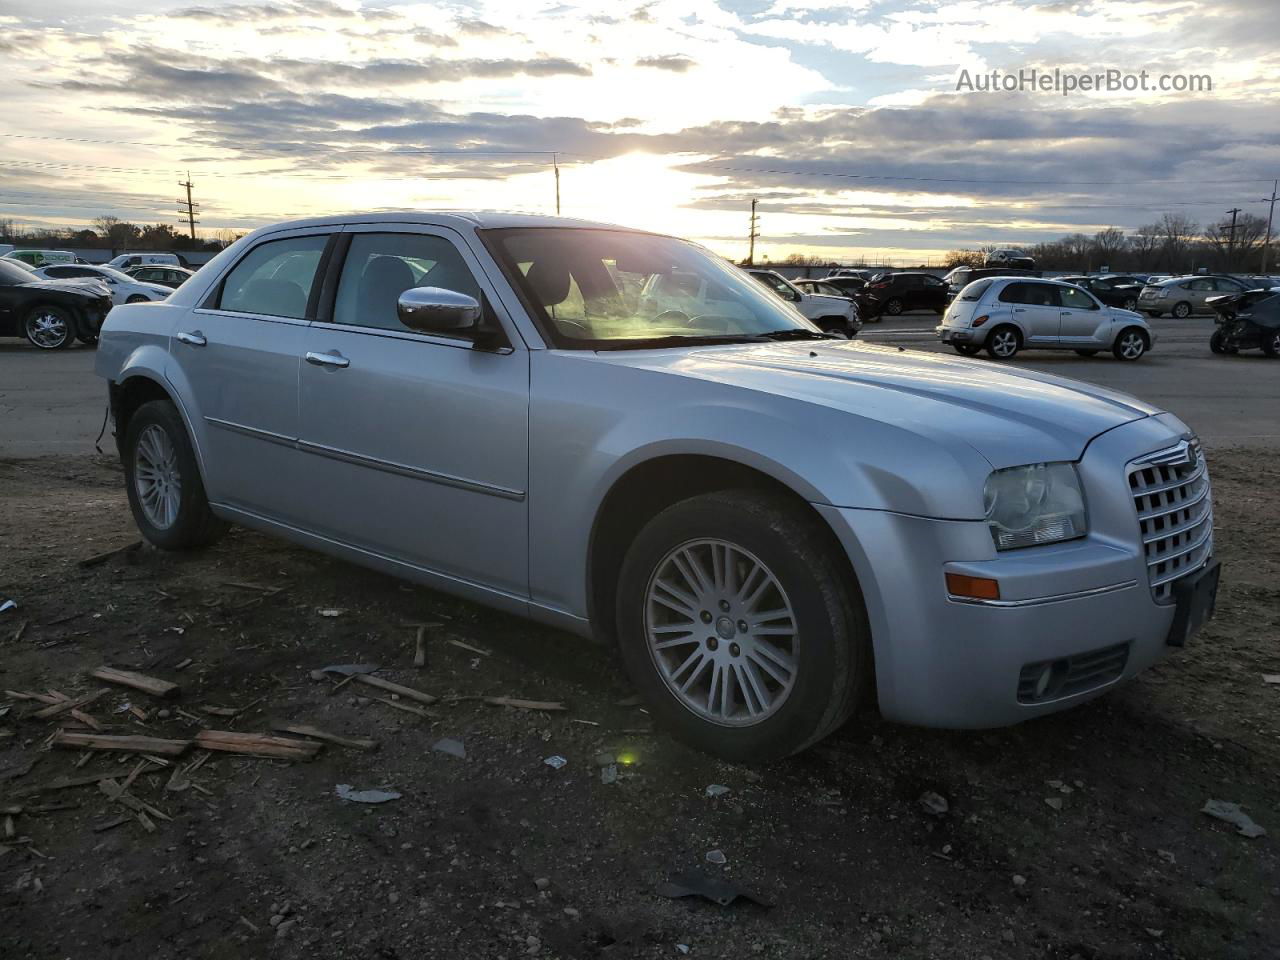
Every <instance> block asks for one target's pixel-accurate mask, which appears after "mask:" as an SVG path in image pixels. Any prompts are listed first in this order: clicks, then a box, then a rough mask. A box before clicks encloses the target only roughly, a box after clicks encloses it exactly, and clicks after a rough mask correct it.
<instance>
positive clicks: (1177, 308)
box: [1173, 300, 1191, 320]
mask: <svg viewBox="0 0 1280 960" xmlns="http://www.w3.org/2000/svg"><path fill="white" fill-rule="evenodd" d="M1173 315H1174V316H1175V317H1177V318H1178V319H1179V320H1185V319H1187V317H1189V316H1191V304H1189V303H1187V301H1185V300H1180V301H1178V302H1177V303H1175V304H1174V305H1173Z"/></svg>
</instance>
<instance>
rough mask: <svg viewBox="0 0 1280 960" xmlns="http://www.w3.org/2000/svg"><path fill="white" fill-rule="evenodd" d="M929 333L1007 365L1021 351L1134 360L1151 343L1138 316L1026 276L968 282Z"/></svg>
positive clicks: (1147, 329) (1076, 289) (1152, 337)
mask: <svg viewBox="0 0 1280 960" xmlns="http://www.w3.org/2000/svg"><path fill="white" fill-rule="evenodd" d="M935 332H936V333H937V334H938V336H939V338H940V339H941V340H942V342H943V343H949V344H951V346H952V347H954V348H955V351H956V352H957V353H960V354H962V355H964V356H966V357H971V356H975V355H976V354H977V353H978V352H979V351H981V350H982V349H983V348H984V347H985V348H986V351H987V356H989V357H991V358H992V359H993V360H1011V359H1013V357H1014V356H1016V355H1017V353H1018V351H1019V350H1021V349H1023V348H1024V347H1038V348H1045V349H1049V350H1074V351H1075V352H1076V353H1078V354H1080V355H1081V356H1085V357H1091V356H1093V355H1094V354H1096V353H1098V352H1099V351H1102V350H1110V351H1111V353H1112V354H1113V355H1114V356H1115V358H1116V359H1117V360H1137V359H1138V358H1140V357H1141V356H1143V354H1145V353H1146V352H1147V351H1148V350H1149V349H1151V344H1153V343H1154V342H1155V339H1156V337H1155V333H1154V332H1152V330H1151V328H1150V327H1149V326H1147V323H1146V321H1145V320H1144V319H1143V318H1142V315H1141V314H1138V313H1134V312H1133V311H1132V310H1122V309H1120V308H1119V307H1108V306H1105V305H1104V304H1103V303H1102V302H1101V301H1100V300H1098V299H1097V297H1095V296H1093V294H1091V293H1089V292H1087V291H1086V290H1083V289H1081V288H1080V287H1077V286H1075V285H1073V284H1070V283H1059V282H1057V281H1054V280H1039V279H1031V278H1027V277H988V278H986V279H983V280H975V281H973V282H972V283H970V284H969V285H968V286H966V287H965V288H964V289H963V290H961V291H960V295H959V296H957V297H956V298H955V299H954V300H953V301H951V306H950V307H948V308H947V312H946V314H945V315H944V316H943V318H942V323H941V324H939V325H938V326H937V327H936V328H935Z"/></svg>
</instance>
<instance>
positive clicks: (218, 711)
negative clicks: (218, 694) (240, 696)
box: [200, 706, 240, 717]
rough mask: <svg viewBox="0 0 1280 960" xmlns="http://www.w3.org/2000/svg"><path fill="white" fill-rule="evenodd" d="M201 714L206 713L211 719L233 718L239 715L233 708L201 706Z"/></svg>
mask: <svg viewBox="0 0 1280 960" xmlns="http://www.w3.org/2000/svg"><path fill="white" fill-rule="evenodd" d="M200 712H201V713H207V714H209V716H211V717H234V716H237V715H239V713H240V711H239V710H237V709H236V708H235V707H210V706H203V707H201V708H200Z"/></svg>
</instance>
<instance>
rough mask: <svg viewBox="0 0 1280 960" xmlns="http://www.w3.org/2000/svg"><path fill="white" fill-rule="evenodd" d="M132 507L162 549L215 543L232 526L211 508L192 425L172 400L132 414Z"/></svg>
mask: <svg viewBox="0 0 1280 960" xmlns="http://www.w3.org/2000/svg"><path fill="white" fill-rule="evenodd" d="M122 458H123V460H124V474H125V484H126V489H127V491H128V495H129V507H130V509H131V510H132V511H133V519H134V522H135V523H137V525H138V530H139V532H140V533H141V534H142V535H143V536H144V537H146V539H147V540H148V541H150V542H151V543H153V544H155V545H156V546H157V547H160V548H161V549H162V550H186V549H190V548H192V547H200V546H205V545H206V544H210V543H213V542H214V541H215V540H217V539H218V538H219V537H221V536H222V534H223V533H225V532H226V529H227V525H226V523H224V522H223V521H221V520H219V519H218V518H216V517H215V516H214V515H213V513H212V512H211V511H210V510H209V501H208V499H207V498H206V496H205V492H204V482H203V481H202V480H201V478H200V469H199V467H198V466H197V465H196V457H195V451H194V450H193V449H192V446H191V440H190V438H189V437H188V436H187V429H186V425H185V424H184V423H183V422H182V418H181V417H180V416H179V415H178V411H177V410H176V409H174V406H173V404H171V403H169V402H168V401H167V400H152V401H150V402H148V403H144V404H143V405H142V406H141V407H139V408H138V409H137V410H136V411H135V412H134V414H133V416H132V417H130V418H129V426H128V429H127V430H126V431H125V440H124V446H123V449H122Z"/></svg>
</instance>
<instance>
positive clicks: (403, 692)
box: [354, 673, 440, 704]
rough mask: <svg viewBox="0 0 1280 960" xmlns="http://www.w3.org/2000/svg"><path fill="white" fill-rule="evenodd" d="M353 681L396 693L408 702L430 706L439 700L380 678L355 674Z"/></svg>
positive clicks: (365, 674)
mask: <svg viewBox="0 0 1280 960" xmlns="http://www.w3.org/2000/svg"><path fill="white" fill-rule="evenodd" d="M354 679H355V680H356V682H357V683H363V684H365V685H366V686H370V687H377V688H378V689H379V690H386V691H387V692H388V693H398V694H400V696H402V697H408V698H409V699H410V700H417V701H418V702H419V703H426V704H432V703H436V702H437V701H438V700H439V699H440V698H439V697H433V696H432V695H431V694H429V693H423V692H422V691H421V690H415V689H413V687H406V686H403V685H401V684H399V683H392V682H391V681H390V680H383V679H382V678H381V677H375V676H372V675H370V674H367V673H360V674H356V675H355V677H354Z"/></svg>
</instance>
